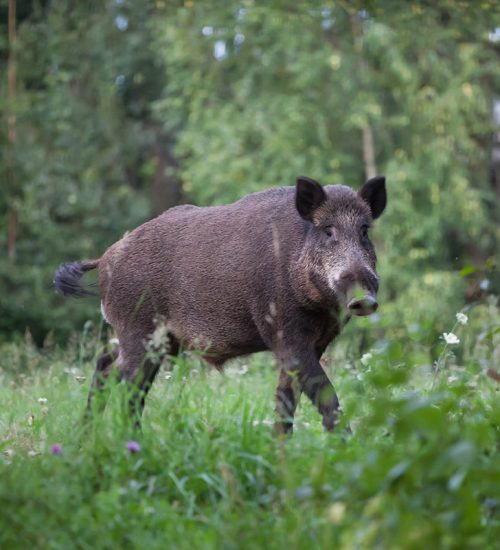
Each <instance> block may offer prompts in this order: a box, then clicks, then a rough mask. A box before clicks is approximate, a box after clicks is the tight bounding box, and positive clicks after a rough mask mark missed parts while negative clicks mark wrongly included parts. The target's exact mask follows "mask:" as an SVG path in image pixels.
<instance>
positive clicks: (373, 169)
mask: <svg viewBox="0 0 500 550" xmlns="http://www.w3.org/2000/svg"><path fill="white" fill-rule="evenodd" d="M362 130H363V161H364V164H365V176H366V179H367V180H368V179H370V178H374V177H375V176H376V175H377V166H376V164H375V144H374V142H373V132H372V127H371V126H370V125H369V124H368V123H367V124H365V125H364V126H363V128H362Z"/></svg>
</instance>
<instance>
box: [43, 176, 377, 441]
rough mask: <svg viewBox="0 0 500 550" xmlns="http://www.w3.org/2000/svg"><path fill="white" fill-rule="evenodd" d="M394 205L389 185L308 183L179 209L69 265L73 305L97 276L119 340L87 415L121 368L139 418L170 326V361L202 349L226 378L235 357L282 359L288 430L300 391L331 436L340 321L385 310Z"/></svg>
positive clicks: (59, 276)
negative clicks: (379, 258) (384, 238)
mask: <svg viewBox="0 0 500 550" xmlns="http://www.w3.org/2000/svg"><path fill="white" fill-rule="evenodd" d="M385 205H386V190H385V178H383V177H377V178H372V179H371V180H369V181H368V182H367V183H366V184H365V185H364V186H363V188H362V189H361V190H360V192H359V193H356V192H355V191H353V190H352V189H350V188H349V187H345V186H343V185H335V186H326V187H323V186H321V185H320V184H319V183H318V182H316V181H314V180H312V179H310V178H306V177H300V178H298V179H297V185H296V187H295V189H293V188H291V187H282V188H278V189H270V190H268V191H263V192H261V193H254V194H252V195H248V196H246V197H243V198H242V199H241V200H239V201H237V202H235V203H233V204H229V205H224V206H217V207H208V208H198V207H196V206H191V205H183V206H178V207H175V208H171V209H170V210H168V211H166V212H164V213H163V214H162V215H160V216H158V217H157V218H155V219H153V220H151V221H149V222H147V223H145V224H143V225H141V226H140V227H138V228H137V229H135V230H134V231H132V232H130V233H129V234H127V235H126V236H125V237H123V239H121V240H120V241H118V242H116V243H115V244H113V245H112V246H111V247H109V248H108V249H107V250H106V252H105V253H104V254H103V256H102V257H101V258H100V259H99V260H92V261H86V262H74V263H70V264H64V265H63V266H61V267H60V268H59V269H58V270H57V272H56V275H55V279H54V284H55V286H56V288H57V289H58V290H59V292H61V293H62V294H63V295H65V296H67V295H73V296H87V295H89V294H91V292H90V291H89V290H88V288H86V287H84V286H82V285H81V283H80V278H81V277H82V275H83V274H84V273H85V272H86V271H88V270H90V269H94V268H96V267H97V268H98V270H99V287H100V292H101V299H102V308H103V314H104V315H105V317H106V320H107V321H108V322H109V323H110V324H111V325H112V326H113V327H114V329H115V331H116V334H117V336H118V340H119V347H118V353H117V354H116V355H110V354H105V355H104V356H103V357H101V358H100V359H99V361H98V364H97V369H96V374H95V376H94V381H93V383H92V387H91V391H90V395H89V401H88V407H89V409H90V407H91V402H92V395H93V392H96V391H100V390H101V389H102V388H103V384H104V381H105V379H106V378H107V377H108V376H109V373H110V372H111V370H112V366H113V363H116V365H117V367H118V369H119V372H120V376H121V378H122V379H124V380H126V381H127V382H128V383H129V384H130V387H131V389H132V398H131V402H130V409H131V411H132V413H133V414H134V415H136V417H137V418H138V417H139V416H140V414H141V412H142V409H143V406H144V399H145V397H146V394H147V392H148V390H149V388H150V387H151V384H152V383H153V381H154V378H155V375H156V373H157V371H158V361H153V360H152V359H151V357H152V354H148V353H146V351H147V350H146V348H147V346H150V345H151V343H152V342H154V341H156V338H154V339H151V335H152V334H153V333H154V332H155V329H157V327H158V323H163V324H164V326H165V330H166V334H167V344H166V345H167V347H168V353H169V354H170V355H176V354H177V353H178V351H179V349H180V347H181V346H182V347H183V348H187V349H197V350H201V352H202V353H203V356H204V358H205V359H206V361H207V362H208V363H209V364H211V365H212V366H214V367H216V368H218V369H221V368H222V365H223V364H224V362H225V361H227V360H228V359H231V358H233V357H238V356H241V355H245V354H249V353H254V352H257V351H263V350H271V351H273V352H274V353H275V355H276V357H277V359H278V362H279V366H280V375H279V381H278V387H277V391H276V411H277V413H278V416H279V420H278V422H277V425H276V427H277V429H278V431H279V432H285V433H287V432H291V431H292V427H293V416H294V412H295V409H296V406H297V401H298V399H299V397H300V394H301V393H305V394H306V395H307V396H308V397H309V398H310V399H311V401H312V402H313V403H314V404H315V405H316V407H317V408H318V411H319V412H320V414H321V415H322V417H323V425H324V427H325V429H327V430H332V429H333V428H334V426H335V424H336V422H337V416H338V410H339V401H338V399H337V395H336V393H335V390H334V388H333V385H332V383H331V382H330V380H329V379H328V377H327V376H326V373H325V371H324V370H323V368H322V366H321V364H320V358H321V355H322V354H323V352H324V351H325V349H326V347H327V346H328V344H329V343H330V342H331V341H332V340H333V339H334V338H335V337H336V336H337V335H338V334H339V332H340V331H341V329H342V322H341V321H340V319H341V312H342V311H345V312H346V314H347V318H349V317H350V316H351V315H368V314H369V313H372V312H373V311H375V309H376V308H377V302H376V294H377V290H378V277H377V275H376V272H375V264H376V256H375V251H374V248H373V245H372V244H371V242H370V239H369V238H368V228H369V226H370V225H371V223H372V220H374V219H376V218H378V217H379V216H380V215H381V214H382V212H383V210H384V208H385ZM148 342H149V344H148ZM148 349H150V348H148ZM165 353H166V352H165V351H164V350H163V351H162V354H163V355H165ZM153 355H154V354H153Z"/></svg>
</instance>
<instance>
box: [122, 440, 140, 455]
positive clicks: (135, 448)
mask: <svg viewBox="0 0 500 550" xmlns="http://www.w3.org/2000/svg"><path fill="white" fill-rule="evenodd" d="M125 447H126V448H127V449H128V450H129V451H130V452H131V453H138V452H139V451H140V450H141V446H140V445H139V443H137V441H127V443H126V444H125Z"/></svg>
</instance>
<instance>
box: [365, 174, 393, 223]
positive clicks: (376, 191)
mask: <svg viewBox="0 0 500 550" xmlns="http://www.w3.org/2000/svg"><path fill="white" fill-rule="evenodd" d="M359 195H360V196H361V198H362V199H363V200H364V201H365V202H367V203H368V205H369V206H370V210H371V211H372V218H373V219H374V220H375V219H376V218H378V217H379V216H380V215H381V214H382V212H383V211H384V209H385V205H386V204H387V193H386V190H385V177H384V176H376V177H374V178H371V179H369V180H368V181H367V182H366V183H365V184H364V185H363V187H362V188H361V189H360V191H359Z"/></svg>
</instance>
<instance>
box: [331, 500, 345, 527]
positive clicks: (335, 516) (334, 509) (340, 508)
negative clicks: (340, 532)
mask: <svg viewBox="0 0 500 550" xmlns="http://www.w3.org/2000/svg"><path fill="white" fill-rule="evenodd" d="M345 512H346V505H345V504H344V503H343V502H334V503H333V504H332V505H331V506H330V508H328V519H329V520H330V521H331V522H332V523H335V524H337V523H340V522H341V521H342V520H343V519H344V516H345Z"/></svg>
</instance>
